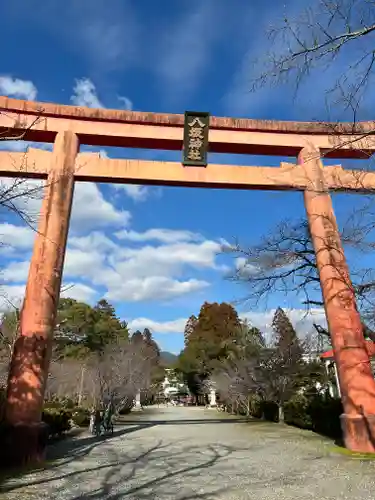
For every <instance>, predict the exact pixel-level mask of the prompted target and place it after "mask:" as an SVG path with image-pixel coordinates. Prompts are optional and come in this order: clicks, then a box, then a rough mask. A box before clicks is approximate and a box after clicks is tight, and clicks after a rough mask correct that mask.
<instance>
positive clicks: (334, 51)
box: [253, 0, 375, 121]
mask: <svg viewBox="0 0 375 500" xmlns="http://www.w3.org/2000/svg"><path fill="white" fill-rule="evenodd" d="M307 5H308V6H307V7H306V4H305V5H304V6H302V7H301V10H300V12H299V14H298V15H297V16H295V17H293V15H289V13H288V11H287V10H286V11H285V14H284V16H283V19H282V20H280V22H276V23H275V24H274V25H273V26H271V27H270V29H269V32H268V35H269V37H270V40H271V42H272V47H273V49H272V50H271V51H270V53H268V54H267V56H263V57H262V60H261V67H259V73H258V74H257V76H256V78H255V80H254V82H253V88H254V89H255V88H258V87H259V86H261V85H264V84H265V83H276V84H279V83H284V82H286V81H288V82H290V81H292V82H294V83H295V84H296V85H297V89H298V86H299V85H300V84H301V83H302V82H303V81H304V80H305V79H306V78H308V77H310V76H311V75H312V74H313V72H314V70H318V69H319V70H324V69H327V68H329V67H330V66H331V65H332V63H334V62H338V63H339V64H340V67H341V72H339V73H338V75H337V78H336V80H335V81H334V82H331V85H330V86H328V88H327V91H328V94H329V97H331V98H332V99H331V104H335V105H341V106H342V107H343V108H344V109H349V110H351V111H352V112H353V121H356V120H357V112H358V109H359V107H360V104H361V102H362V100H363V98H364V96H365V93H366V91H367V90H368V89H369V88H370V86H371V84H372V82H373V76H374V61H375V56H374V52H373V41H374V32H375V5H374V2H373V1H371V0H315V1H311V2H309V3H308V4H307Z"/></svg>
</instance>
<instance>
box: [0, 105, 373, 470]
mask: <svg viewBox="0 0 375 500" xmlns="http://www.w3.org/2000/svg"><path fill="white" fill-rule="evenodd" d="M183 127H184V116H183V115H171V114H154V113H138V112H130V111H116V110H102V109H88V108H82V107H75V106H60V105H54V104H47V103H36V102H27V101H21V100H16V99H9V98H6V97H0V137H2V138H4V137H8V138H21V139H22V140H28V141H38V142H49V143H54V148H53V152H48V151H42V150H35V149H30V150H29V151H28V153H27V155H25V154H24V153H10V152H4V151H3V152H0V174H1V175H2V176H14V177H28V178H40V179H47V183H46V188H45V196H44V200H43V204H42V210H41V215H40V222H39V228H38V233H37V235H36V240H35V244H34V252H33V256H32V259H31V263H30V270H29V276H28V281H27V287H26V293H25V299H24V303H23V308H22V314H21V320H20V333H19V336H18V338H17V340H16V342H15V345H14V352H13V358H12V363H11V367H10V374H9V382H8V393H7V406H6V418H7V421H8V424H9V432H8V445H11V449H12V451H13V452H14V453H15V452H16V451H17V453H18V456H14V460H22V461H25V460H35V459H40V458H42V457H43V443H42V441H43V440H41V434H42V429H43V425H42V424H41V411H42V405H43V397H44V390H45V385H46V380H47V376H48V367H49V360H50V350H51V344H52V337H53V331H54V326H55V319H56V309H57V304H58V300H59V293H60V285H61V276H62V271H63V262H64V255H65V248H66V241H67V235H68V229H69V218H70V212H71V206H72V200H73V191H74V183H75V181H77V180H78V181H95V182H112V183H133V184H149V185H170V186H185V187H203V188H204V187H210V188H222V189H225V188H231V189H262V190H267V189H269V190H295V191H303V195H304V202H305V207H306V212H307V217H308V221H309V227H310V232H311V236H312V240H313V245H314V249H315V253H316V261H317V266H318V270H319V276H320V282H321V287H322V293H323V298H324V303H325V311H326V315H327V321H328V325H329V330H330V333H331V338H332V343H333V347H334V352H335V360H336V363H337V368H338V375H339V380H340V387H341V393H342V400H343V406H344V414H343V415H342V417H341V418H342V427H343V431H344V436H345V443H346V446H347V447H348V448H349V449H351V450H355V451H362V452H366V451H367V452H370V451H371V452H375V381H374V378H373V374H372V371H371V367H370V363H369V356H368V353H367V350H366V345H365V340H364V337H363V332H362V325H361V321H360V317H359V313H358V311H357V307H356V303H355V297H354V292H353V288H352V285H351V281H350V277H349V271H348V267H347V263H346V260H345V256H344V253H343V249H342V245H341V241H340V237H339V232H338V228H337V224H336V219H335V216H334V212H333V209H332V203H331V197H330V195H329V191H330V190H333V191H357V192H358V191H360V192H372V191H373V190H374V188H375V173H371V172H365V171H357V170H345V169H343V168H342V167H341V166H333V167H331V166H330V167H323V165H322V162H321V155H324V156H325V157H328V158H368V157H369V156H371V155H372V154H373V152H374V151H375V135H374V131H375V127H374V123H373V122H366V123H359V124H356V125H355V126H353V125H352V124H343V123H341V124H329V123H323V124H319V123H310V122H302V123H298V122H280V121H260V120H248V119H233V118H216V117H211V118H210V129H209V150H210V151H211V152H217V153H237V154H263V155H279V156H291V157H298V162H297V164H295V163H281V165H280V167H279V168H274V167H243V166H236V165H214V164H208V165H207V167H204V168H202V167H183V166H182V164H181V163H180V162H161V161H143V160H118V159H103V158H100V157H99V155H97V154H79V146H80V144H86V145H92V146H104V147H105V146H118V147H133V148H151V149H168V150H181V149H182V145H183ZM41 443H42V444H41ZM8 448H9V447H8Z"/></svg>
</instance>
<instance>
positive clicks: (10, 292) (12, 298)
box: [0, 285, 25, 312]
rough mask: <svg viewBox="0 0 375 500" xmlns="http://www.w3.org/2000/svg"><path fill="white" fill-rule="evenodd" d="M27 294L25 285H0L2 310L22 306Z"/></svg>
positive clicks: (0, 309) (0, 308)
mask: <svg viewBox="0 0 375 500" xmlns="http://www.w3.org/2000/svg"><path fill="white" fill-rule="evenodd" d="M24 294H25V285H2V286H0V312H4V311H9V309H11V308H13V307H20V306H21V304H22V300H23V297H24Z"/></svg>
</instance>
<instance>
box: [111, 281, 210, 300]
mask: <svg viewBox="0 0 375 500" xmlns="http://www.w3.org/2000/svg"><path fill="white" fill-rule="evenodd" d="M208 286H209V283H207V281H202V280H196V279H190V280H187V281H179V280H176V279H172V278H167V277H163V276H148V277H146V278H142V279H141V278H133V279H128V280H123V282H122V283H121V284H119V285H118V286H116V287H113V288H112V289H110V290H108V292H107V293H106V295H105V297H106V298H107V299H108V300H113V301H125V300H126V301H129V302H138V301H150V300H152V301H160V300H168V299H171V298H174V297H179V296H181V295H187V294H189V293H192V292H197V291H199V290H202V289H203V288H206V287H208Z"/></svg>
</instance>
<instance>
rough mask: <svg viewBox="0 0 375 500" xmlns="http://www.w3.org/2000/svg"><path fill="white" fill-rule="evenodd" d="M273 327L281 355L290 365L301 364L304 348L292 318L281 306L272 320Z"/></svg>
mask: <svg viewBox="0 0 375 500" xmlns="http://www.w3.org/2000/svg"><path fill="white" fill-rule="evenodd" d="M272 329H273V331H274V334H275V347H276V349H277V351H278V353H279V355H280V356H281V357H282V358H283V359H284V361H285V362H287V364H289V365H295V364H299V363H300V362H301V360H302V355H303V350H302V347H301V344H300V342H299V339H298V337H297V333H296V331H295V329H294V327H293V325H292V323H291V322H290V319H289V318H288V316H287V315H286V314H285V312H284V310H283V309H281V307H278V308H277V309H276V312H275V315H274V317H273V320H272Z"/></svg>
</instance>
